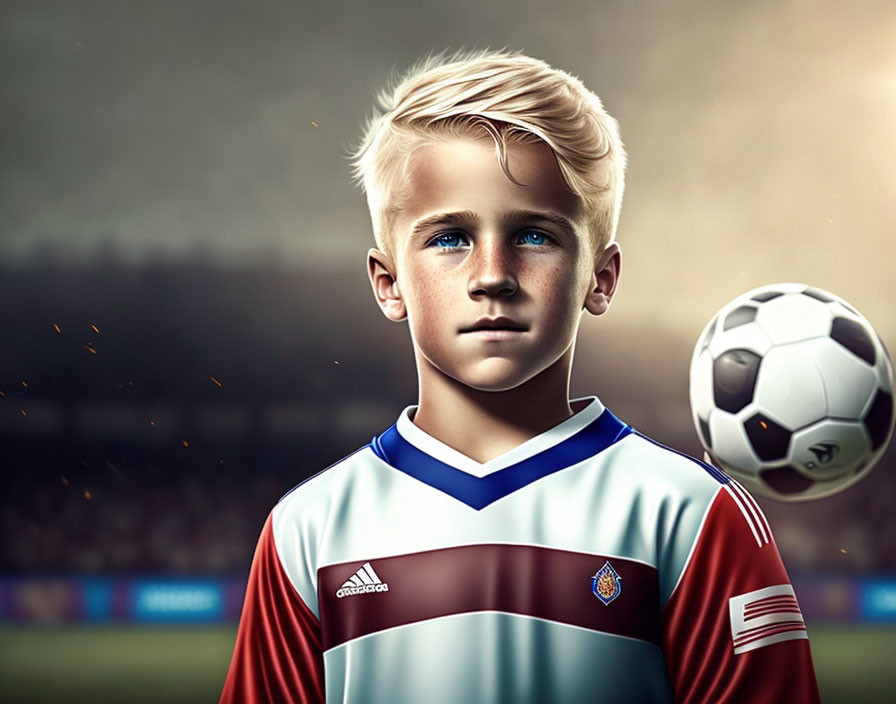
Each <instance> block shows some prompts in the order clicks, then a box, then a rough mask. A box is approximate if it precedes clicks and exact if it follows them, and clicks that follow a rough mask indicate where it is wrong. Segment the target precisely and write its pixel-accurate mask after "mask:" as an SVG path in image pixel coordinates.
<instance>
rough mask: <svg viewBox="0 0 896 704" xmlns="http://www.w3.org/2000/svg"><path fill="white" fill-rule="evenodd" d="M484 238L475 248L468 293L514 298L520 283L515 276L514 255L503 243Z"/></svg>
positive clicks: (471, 260) (471, 294)
mask: <svg viewBox="0 0 896 704" xmlns="http://www.w3.org/2000/svg"><path fill="white" fill-rule="evenodd" d="M490 240H491V238H483V239H482V240H481V241H480V242H479V243H478V247H474V249H473V252H472V256H471V257H470V263H471V265H472V271H471V272H470V281H469V285H468V292H469V294H470V296H471V297H474V298H475V297H477V296H512V295H513V294H514V293H516V292H517V289H518V288H519V283H518V282H517V279H516V275H515V271H514V269H515V267H514V261H513V254H512V253H511V252H509V251H507V249H506V248H505V247H504V246H503V245H502V243H501V242H495V241H490Z"/></svg>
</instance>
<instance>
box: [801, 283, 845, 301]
mask: <svg viewBox="0 0 896 704" xmlns="http://www.w3.org/2000/svg"><path fill="white" fill-rule="evenodd" d="M803 295H804V296H809V298H814V299H815V300H816V301H821V302H822V303H833V302H834V301H836V300H837V296H835V295H834V294H833V293H830V292H828V291H822V290H821V289H820V288H814V287H812V286H809V287H807V288H805V289H803Z"/></svg>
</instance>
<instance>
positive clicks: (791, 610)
mask: <svg viewBox="0 0 896 704" xmlns="http://www.w3.org/2000/svg"><path fill="white" fill-rule="evenodd" d="M769 614H802V611H800V607H799V606H772V607H769V608H767V609H762V610H761V611H756V612H754V613H751V614H749V615H748V616H744V621H749V620H750V619H754V618H762V617H763V616H768V615H769Z"/></svg>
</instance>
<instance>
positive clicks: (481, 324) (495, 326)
mask: <svg viewBox="0 0 896 704" xmlns="http://www.w3.org/2000/svg"><path fill="white" fill-rule="evenodd" d="M528 329H529V328H528V327H526V326H525V325H523V324H522V323H518V322H516V321H515V320H512V319H511V318H505V317H504V316H498V317H497V318H479V320H477V321H476V322H475V323H473V324H472V325H471V326H469V327H467V328H462V329H461V332H476V331H478V330H511V331H515V332H525V331H526V330H528Z"/></svg>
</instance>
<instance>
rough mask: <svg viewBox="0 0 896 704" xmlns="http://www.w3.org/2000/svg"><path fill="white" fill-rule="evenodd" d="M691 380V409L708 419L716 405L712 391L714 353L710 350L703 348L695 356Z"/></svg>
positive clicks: (702, 417) (703, 418)
mask: <svg viewBox="0 0 896 704" xmlns="http://www.w3.org/2000/svg"><path fill="white" fill-rule="evenodd" d="M690 380H691V385H690V397H691V410H692V411H693V412H694V413H696V414H697V418H700V419H702V420H708V419H709V413H710V411H712V409H713V408H714V405H715V404H714V403H713V391H712V355H710V354H709V351H708V350H703V351H702V352H701V353H699V354H698V355H697V356H696V357H695V358H694V361H693V363H692V364H691V372H690Z"/></svg>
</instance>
